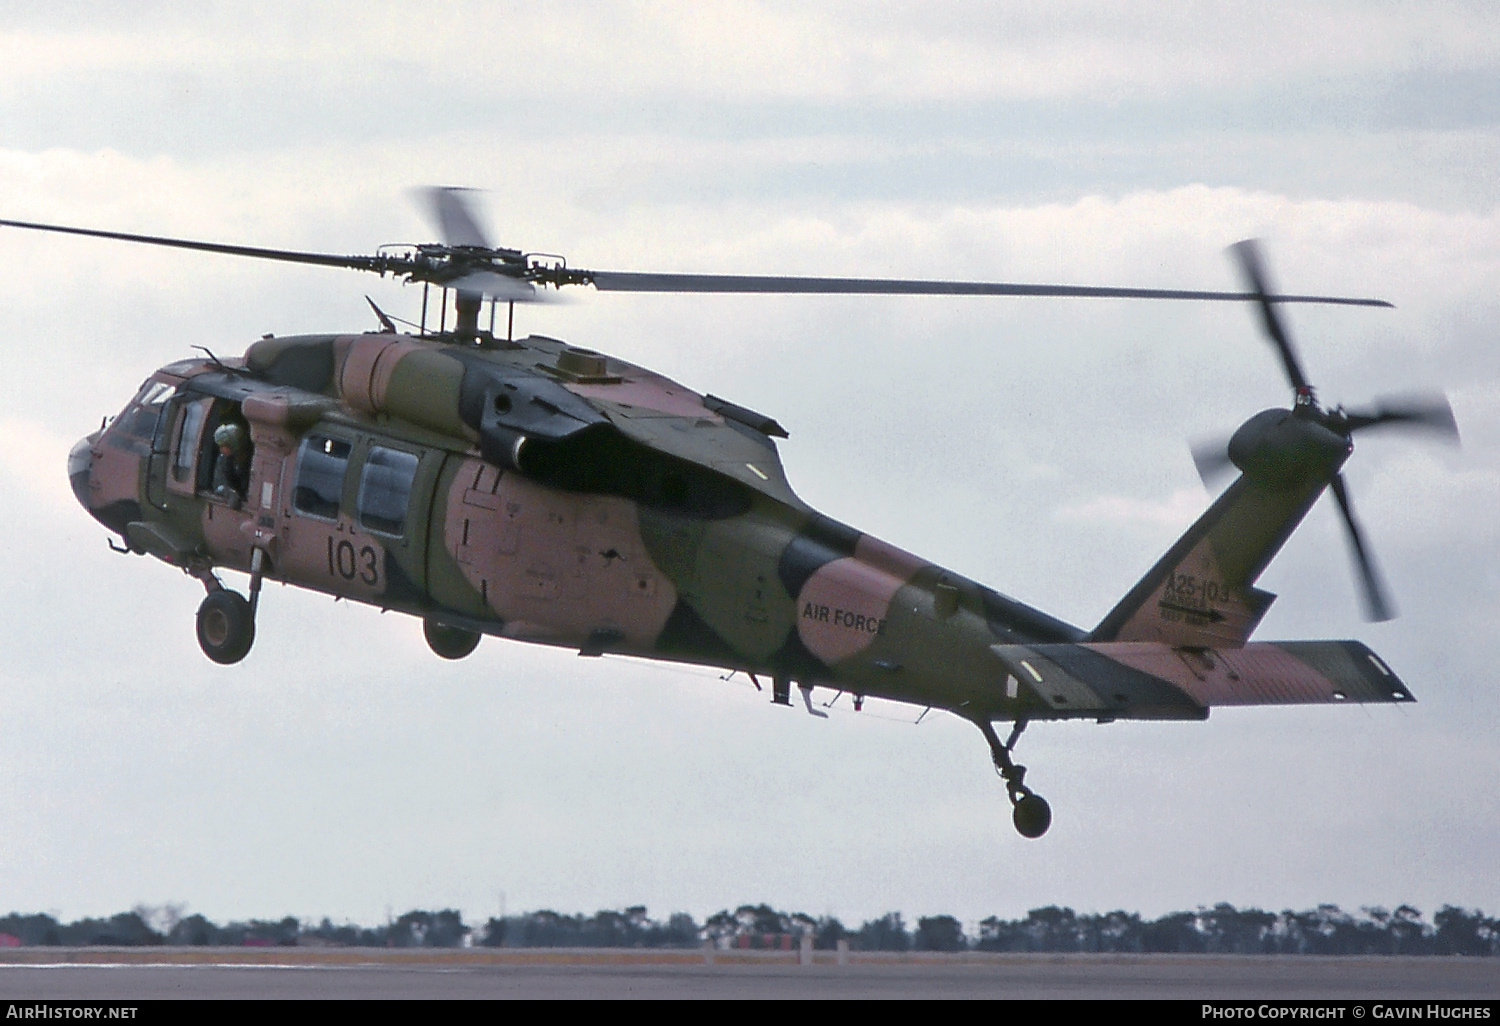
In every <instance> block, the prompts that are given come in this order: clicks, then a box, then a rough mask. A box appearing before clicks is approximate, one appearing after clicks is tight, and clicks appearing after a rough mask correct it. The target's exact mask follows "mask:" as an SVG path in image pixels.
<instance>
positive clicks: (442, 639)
mask: <svg viewBox="0 0 1500 1026" xmlns="http://www.w3.org/2000/svg"><path fill="white" fill-rule="evenodd" d="M422 636H423V637H425V638H426V639H427V647H428V648H430V649H432V650H433V651H434V652H436V653H437V654H438V655H440V656H442V657H443V658H444V659H462V658H463V657H464V656H466V655H468V654H469V653H470V652H472V651H474V648H475V646H477V645H478V644H479V635H478V634H475V633H474V632H473V631H466V630H464V629H463V628H462V627H450V626H448V625H447V624H445V623H438V622H437V621H436V620H423V621H422Z"/></svg>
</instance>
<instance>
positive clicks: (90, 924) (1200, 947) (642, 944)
mask: <svg viewBox="0 0 1500 1026" xmlns="http://www.w3.org/2000/svg"><path fill="white" fill-rule="evenodd" d="M804 936H808V937H811V939H812V942H813V946H814V947H815V948H820V949H831V948H835V947H837V946H838V943H839V941H846V942H847V943H848V945H849V947H850V949H852V950H855V951H1012V952H1067V951H1077V952H1089V951H1093V952H1143V953H1144V952H1177V953H1206V954H1208V953H1233V954H1244V955H1259V954H1266V955H1476V956H1484V955H1500V920H1497V919H1491V918H1489V917H1487V916H1485V915H1484V913H1483V912H1480V911H1479V910H1477V909H1475V910H1468V909H1463V908H1458V907H1455V906H1453V905H1444V906H1443V907H1442V908H1440V909H1439V910H1438V911H1437V913H1436V914H1435V915H1434V916H1433V917H1432V921H1431V922H1430V923H1429V922H1427V921H1426V920H1424V919H1423V917H1422V913H1421V912H1419V911H1418V910H1417V909H1415V908H1412V907H1411V906H1410V905H1401V906H1399V907H1398V908H1396V910H1395V911H1387V910H1386V909H1384V908H1366V909H1362V910H1361V911H1360V913H1359V914H1358V915H1351V914H1349V913H1347V912H1344V911H1343V910H1342V909H1340V908H1339V907H1338V906H1337V905H1319V906H1318V907H1317V908H1315V909H1311V910H1308V911H1305V912H1293V911H1290V910H1288V911H1284V912H1265V911H1262V910H1260V909H1256V908H1250V909H1237V908H1235V907H1234V906H1233V905H1228V904H1219V905H1215V906H1214V907H1213V908H1200V909H1198V910H1197V911H1196V912H1171V913H1168V914H1167V915H1164V916H1162V917H1160V918H1159V919H1143V918H1142V917H1141V916H1139V915H1137V914H1136V913H1134V912H1122V911H1116V912H1106V913H1103V914H1091V915H1079V914H1078V913H1076V912H1074V911H1073V910H1072V909H1070V908H1058V907H1056V906H1048V907H1046V908H1038V909H1032V910H1031V911H1030V912H1028V913H1027V914H1026V917H1025V918H1024V919H1014V920H1010V919H1001V918H999V917H998V916H990V917H989V918H988V919H985V920H983V921H981V922H980V923H979V924H978V932H977V935H970V934H968V933H966V932H965V931H964V928H963V924H962V923H960V922H959V921H958V920H957V919H955V918H954V917H953V916H946V915H941V916H929V917H926V918H921V919H918V920H917V922H916V924H915V926H908V925H907V923H906V922H905V920H903V919H902V917H901V913H899V912H889V913H887V914H886V915H884V916H881V917H880V918H878V919H871V920H868V921H866V922H864V923H863V924H861V925H860V927H859V928H858V929H855V930H851V929H849V928H848V927H846V926H844V924H843V923H841V922H840V921H839V920H838V919H836V918H833V917H831V916H823V917H818V918H815V917H813V916H809V915H806V914H804V913H801V912H782V911H779V910H777V909H773V908H771V907H770V906H769V905H741V906H740V907H739V908H736V909H735V910H734V911H732V912H731V911H729V910H728V909H725V910H724V911H722V912H716V913H715V914H713V915H711V916H709V917H708V918H707V919H706V920H704V922H702V923H701V924H700V923H698V922H697V921H696V920H694V919H693V917H692V916H690V915H688V914H687V913H685V912H678V913H674V914H673V915H671V916H669V917H668V918H667V919H666V920H664V921H663V920H656V919H652V918H651V917H650V916H649V915H647V912H646V909H645V907H644V906H639V905H637V906H634V907H632V908H627V909H625V910H624V911H614V910H604V911H599V912H595V913H594V914H593V915H582V914H578V915H567V914H564V913H560V912H553V911H550V910H543V911H540V912H526V913H522V914H520V915H514V916H504V917H496V918H492V919H490V920H489V921H488V922H486V923H485V924H484V925H483V926H477V927H471V926H468V925H466V924H465V923H464V921H463V916H462V915H461V914H460V913H459V912H458V911H456V910H454V909H444V910H442V911H440V912H427V911H418V910H413V911H411V912H407V913H406V914H405V915H403V916H401V917H400V918H398V919H393V920H391V921H390V922H388V923H386V924H385V925H383V926H376V927H362V926H354V925H350V924H344V925H335V924H334V923H332V922H331V921H330V920H328V919H326V918H325V919H324V920H323V921H322V922H320V923H317V924H313V923H312V922H311V921H307V922H304V921H302V920H299V919H296V918H294V917H292V916H287V917H285V918H283V919H278V920H261V919H252V920H248V921H246V922H231V923H228V924H226V925H223V926H220V925H218V924H217V923H214V922H211V921H210V920H208V919H205V918H204V917H203V916H201V915H192V916H183V915H182V909H181V908H180V907H175V906H166V907H163V908H149V907H145V906H141V907H137V908H136V909H134V910H132V911H130V912H122V913H119V914H118V915H114V916H111V917H109V918H108V919H91V918H90V919H79V920H76V921H74V922H71V923H60V922H58V921H57V920H56V919H54V918H53V917H52V916H49V915H43V914H34V915H22V914H20V913H16V912H12V913H11V914H10V915H8V916H5V917H3V918H0V945H15V944H17V943H19V944H21V945H62V946H68V947H82V946H88V945H113V946H140V945H177V946H192V945H213V946H242V945H268V946H269V945H343V946H351V947H353V946H357V947H397V948H411V947H436V948H449V947H461V946H464V945H475V946H481V947H507V948H553V947H569V948H575V947H577V948H696V947H699V946H700V945H703V944H705V943H711V944H713V945H715V946H716V947H720V948H791V947H794V946H796V945H797V944H799V943H800V941H801V938H802V937H804Z"/></svg>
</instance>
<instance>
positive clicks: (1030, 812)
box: [1010, 794, 1052, 838]
mask: <svg viewBox="0 0 1500 1026" xmlns="http://www.w3.org/2000/svg"><path fill="white" fill-rule="evenodd" d="M1010 818H1011V822H1013V823H1015V825H1016V830H1017V831H1019V832H1020V834H1021V836H1022V837H1032V838H1036V837H1041V836H1042V835H1043V834H1045V833H1046V832H1047V828H1048V827H1050V826H1051V825H1052V806H1050V805H1048V804H1047V799H1045V798H1043V797H1042V796H1041V795H1039V794H1027V795H1022V796H1021V798H1020V800H1018V801H1017V802H1016V806H1015V808H1014V809H1012V810H1011V814H1010Z"/></svg>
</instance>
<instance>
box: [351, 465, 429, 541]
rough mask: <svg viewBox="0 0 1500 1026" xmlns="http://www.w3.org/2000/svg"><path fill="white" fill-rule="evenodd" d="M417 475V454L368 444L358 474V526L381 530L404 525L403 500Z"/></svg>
mask: <svg viewBox="0 0 1500 1026" xmlns="http://www.w3.org/2000/svg"><path fill="white" fill-rule="evenodd" d="M416 476H417V457H415V456H413V455H412V454H411V453H409V452H401V451H399V450H397V449H387V448H384V447H383V446H379V445H372V446H370V455H369V456H367V457H365V466H364V470H363V471H362V472H361V473H360V476H359V523H360V526H362V527H364V528H366V529H368V530H371V531H379V532H380V533H381V534H395V535H398V534H400V533H401V532H402V531H403V530H404V529H405V528H406V504H407V500H408V499H409V498H410V497H411V483H412V481H413V480H414V479H415V478H416Z"/></svg>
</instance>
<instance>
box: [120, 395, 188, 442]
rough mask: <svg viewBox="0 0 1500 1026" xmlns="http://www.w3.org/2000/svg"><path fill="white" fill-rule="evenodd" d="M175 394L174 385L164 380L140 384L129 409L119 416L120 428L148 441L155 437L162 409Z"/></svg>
mask: <svg viewBox="0 0 1500 1026" xmlns="http://www.w3.org/2000/svg"><path fill="white" fill-rule="evenodd" d="M176 394H177V386H176V385H169V384H167V383H166V382H165V381H148V382H146V383H145V384H144V385H142V386H141V390H140V392H139V393H138V394H137V395H136V397H135V402H133V403H132V404H131V408H130V410H129V411H128V412H127V413H126V415H125V416H124V417H123V418H121V425H120V426H121V430H123V431H124V432H125V433H126V434H130V435H134V436H135V437H136V438H144V439H146V440H148V441H149V440H151V439H153V438H155V437H156V428H157V425H158V424H159V423H160V422H161V414H162V410H164V409H165V408H166V405H167V402H168V401H169V400H170V399H171V398H172V396H174V395H176Z"/></svg>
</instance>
